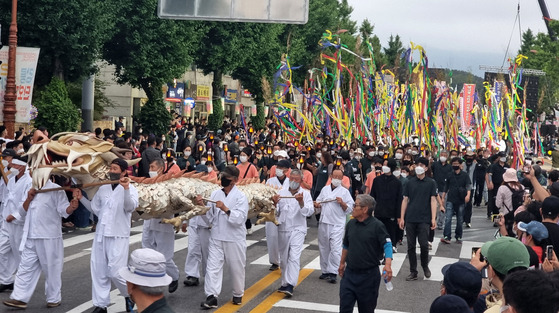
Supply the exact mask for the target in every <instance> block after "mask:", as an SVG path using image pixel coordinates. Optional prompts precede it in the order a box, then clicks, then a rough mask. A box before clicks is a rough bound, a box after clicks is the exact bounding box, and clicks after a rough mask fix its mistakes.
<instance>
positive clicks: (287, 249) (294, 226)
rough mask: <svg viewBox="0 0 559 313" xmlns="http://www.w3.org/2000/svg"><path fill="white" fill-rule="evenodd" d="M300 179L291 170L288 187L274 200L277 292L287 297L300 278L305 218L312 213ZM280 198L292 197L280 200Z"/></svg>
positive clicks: (305, 233) (306, 191) (298, 172)
mask: <svg viewBox="0 0 559 313" xmlns="http://www.w3.org/2000/svg"><path fill="white" fill-rule="evenodd" d="M278 165H279V164H278ZM278 168H279V167H278ZM302 176H303V175H302V172H301V171H300V170H297V169H295V170H292V171H291V176H290V177H289V178H290V180H289V183H288V186H287V188H283V189H282V190H280V192H279V193H278V195H276V196H275V198H274V202H276V203H277V210H278V213H277V214H278V222H279V223H280V224H279V226H278V231H279V251H280V256H281V263H280V264H281V287H280V288H279V289H278V291H279V292H283V293H285V294H286V295H287V296H289V297H291V296H292V295H293V287H294V286H295V285H296V284H297V281H298V279H299V271H300V269H301V267H300V262H301V253H302V252H303V243H304V242H305V236H306V235H307V217H309V216H311V215H312V214H313V213H314V208H313V202H312V197H311V194H310V192H309V191H308V190H307V189H303V188H302V187H301V183H302V181H303V177H302ZM281 196H284V197H293V196H295V198H284V199H280V197H281Z"/></svg>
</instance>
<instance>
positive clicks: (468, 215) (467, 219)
mask: <svg viewBox="0 0 559 313" xmlns="http://www.w3.org/2000/svg"><path fill="white" fill-rule="evenodd" d="M472 207H473V206H472V197H470V201H468V203H466V206H465V207H464V223H466V224H469V223H471V222H472Z"/></svg>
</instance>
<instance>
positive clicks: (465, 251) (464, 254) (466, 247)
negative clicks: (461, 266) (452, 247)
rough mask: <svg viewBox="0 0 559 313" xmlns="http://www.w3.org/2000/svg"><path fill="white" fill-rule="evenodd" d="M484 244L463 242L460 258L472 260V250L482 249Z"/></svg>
mask: <svg viewBox="0 0 559 313" xmlns="http://www.w3.org/2000/svg"><path fill="white" fill-rule="evenodd" d="M483 244H484V242H476V241H464V242H462V248H461V250H460V258H461V259H471V258H472V248H474V247H477V248H480V247H481V246H483Z"/></svg>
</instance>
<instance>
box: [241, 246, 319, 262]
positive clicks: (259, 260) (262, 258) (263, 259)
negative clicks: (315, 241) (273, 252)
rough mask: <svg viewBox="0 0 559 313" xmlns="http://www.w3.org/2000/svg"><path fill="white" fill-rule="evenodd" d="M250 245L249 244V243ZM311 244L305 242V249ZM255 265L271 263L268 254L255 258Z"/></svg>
mask: <svg viewBox="0 0 559 313" xmlns="http://www.w3.org/2000/svg"><path fill="white" fill-rule="evenodd" d="M247 246H248V244H247ZM308 246H309V244H304V245H303V250H305V249H306V248H307V247H308ZM250 264H253V265H270V260H269V258H268V254H267V253H266V254H264V255H263V256H261V257H259V258H258V259H256V260H254V261H253V262H252V263H250Z"/></svg>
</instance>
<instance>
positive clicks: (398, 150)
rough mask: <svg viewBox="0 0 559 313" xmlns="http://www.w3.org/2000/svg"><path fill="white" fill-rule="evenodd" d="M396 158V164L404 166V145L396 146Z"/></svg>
mask: <svg viewBox="0 0 559 313" xmlns="http://www.w3.org/2000/svg"><path fill="white" fill-rule="evenodd" d="M394 159H395V160H396V164H397V165H398V166H402V161H403V159H404V149H403V148H402V147H398V148H396V151H395V152H394Z"/></svg>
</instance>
